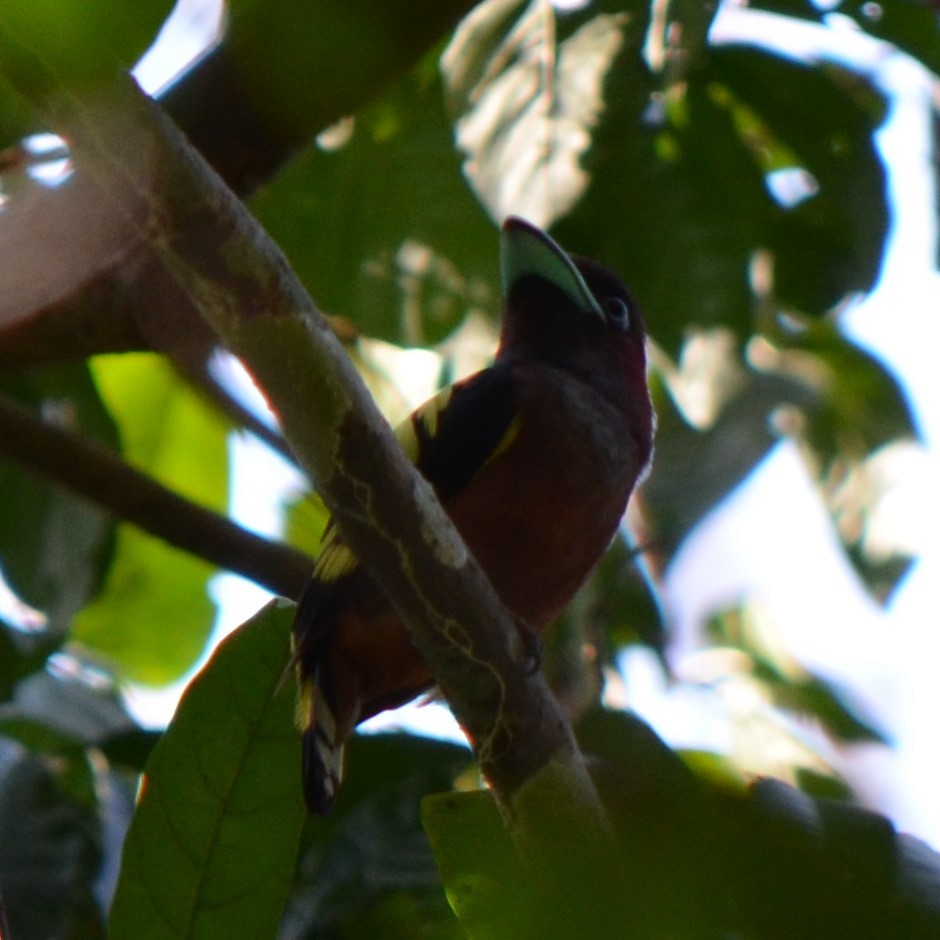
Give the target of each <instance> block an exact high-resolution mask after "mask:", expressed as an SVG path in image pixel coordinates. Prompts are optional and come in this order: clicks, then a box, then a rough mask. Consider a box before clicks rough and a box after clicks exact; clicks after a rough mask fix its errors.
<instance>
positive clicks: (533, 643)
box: [516, 620, 542, 676]
mask: <svg viewBox="0 0 940 940" xmlns="http://www.w3.org/2000/svg"><path fill="white" fill-rule="evenodd" d="M516 626H517V627H518V629H519V639H520V640H521V641H522V666H523V668H524V669H525V674H526V675H527V676H534V675H535V674H536V673H537V672H538V671H539V669H541V668H542V639H541V637H540V636H539V635H538V633H536V632H535V630H533V629H532V627H530V626H529V624H527V623H526V622H525V621H524V620H517V621H516Z"/></svg>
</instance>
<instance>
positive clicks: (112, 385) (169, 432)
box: [73, 355, 228, 684]
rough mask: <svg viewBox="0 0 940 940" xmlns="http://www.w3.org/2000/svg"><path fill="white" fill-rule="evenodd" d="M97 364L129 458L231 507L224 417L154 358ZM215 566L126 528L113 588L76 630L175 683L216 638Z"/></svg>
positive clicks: (111, 656) (216, 504)
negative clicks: (212, 583) (212, 632)
mask: <svg viewBox="0 0 940 940" xmlns="http://www.w3.org/2000/svg"><path fill="white" fill-rule="evenodd" d="M92 368H93V370H94V374H95V378H96V381H97V383H98V387H99V388H100V389H101V392H102V395H103V397H104V399H105V401H106V402H107V404H108V407H109V410H110V411H111V413H112V415H114V417H115V418H116V419H117V421H118V424H119V426H120V429H121V438H122V440H123V442H124V455H125V457H126V458H127V459H128V460H129V461H130V462H131V463H134V464H136V465H137V466H138V467H140V468H141V469H143V470H145V471H146V472H147V473H148V474H150V475H151V476H153V477H155V478H156V479H158V480H160V481H161V482H162V483H165V484H166V485H167V486H170V487H172V488H173V489H175V490H177V491H178V492H180V493H182V494H184V495H186V496H188V497H190V498H191V499H193V500H195V501H197V502H199V503H201V504H202V505H205V506H208V507H210V508H214V509H216V510H219V511H224V509H225V506H226V503H227V483H228V473H227V467H228V451H227V444H226V430H227V429H226V426H225V424H224V423H223V422H222V421H221V420H220V419H219V418H218V416H217V415H216V414H215V413H213V412H211V411H210V410H209V409H208V408H207V406H206V405H205V404H204V403H203V402H202V400H201V399H199V398H198V397H197V396H196V395H195V394H194V393H193V391H192V390H191V389H190V388H189V387H188V386H186V385H185V384H184V383H183V382H181V381H180V380H179V379H178V378H177V377H176V376H175V375H174V373H173V371H172V369H170V367H169V366H168V365H167V364H166V363H165V362H164V361H162V360H160V359H158V358H157V357H155V356H149V355H137V356H134V355H126V356H119V357H116V356H105V357H100V358H98V359H96V360H95V361H94V363H93V366H92ZM213 573H214V569H213V568H212V566H210V565H208V564H207V563H205V562H203V561H201V560H199V559H196V558H193V557H191V556H189V555H187V554H185V553H183V552H181V551H179V550H177V549H174V548H170V547H169V546H167V545H166V544H165V543H163V542H161V541H159V540H158V539H155V538H153V537H152V536H149V535H146V534H144V533H142V532H139V531H137V530H135V529H131V528H130V527H129V526H124V527H122V528H121V530H120V534H119V543H118V553H117V557H116V561H115V564H114V566H113V567H112V569H111V571H110V573H109V575H108V580H107V583H106V585H105V589H104V591H103V592H102V594H101V595H100V596H99V597H98V598H97V599H96V601H95V602H94V603H93V604H91V605H90V606H89V607H86V608H85V609H84V610H83V611H82V612H81V614H80V615H79V616H78V618H77V619H76V622H75V627H74V633H73V635H74V637H75V639H77V640H79V641H80V642H81V643H82V644H83V645H84V646H85V648H86V649H88V650H90V651H92V652H93V653H95V654H99V655H102V656H105V657H106V658H107V659H108V660H109V661H110V663H111V664H112V665H113V666H114V667H115V668H116V669H118V671H119V672H121V673H122V674H123V675H124V676H126V677H128V678H132V679H134V680H136V681H140V682H148V683H156V684H159V683H164V682H168V681H171V680H172V679H175V678H177V677H178V676H180V675H181V674H182V673H184V672H185V671H186V669H188V668H189V667H190V666H191V665H192V664H193V662H194V661H195V660H196V658H197V657H198V656H199V654H200V652H201V651H202V650H203V648H204V646H205V643H206V640H207V639H208V636H209V631H210V629H211V627H212V622H213V613H214V608H213V605H212V603H211V601H210V600H209V597H208V594H207V585H208V581H209V578H210V577H211V576H212V574H213Z"/></svg>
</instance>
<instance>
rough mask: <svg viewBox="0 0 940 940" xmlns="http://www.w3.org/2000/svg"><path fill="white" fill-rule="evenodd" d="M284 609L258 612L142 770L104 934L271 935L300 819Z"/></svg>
mask: <svg viewBox="0 0 940 940" xmlns="http://www.w3.org/2000/svg"><path fill="white" fill-rule="evenodd" d="M291 613H292V609H289V608H287V607H284V606H280V605H278V604H277V603H276V602H272V603H271V604H269V605H268V606H267V607H265V608H264V609H263V610H262V611H261V613H259V614H258V615H257V616H256V617H255V618H254V619H253V620H250V621H249V622H248V623H246V624H245V625H243V626H242V627H241V628H240V629H239V630H238V631H237V632H236V633H234V634H232V635H231V636H230V637H228V638H227V639H226V640H224V641H223V642H222V644H221V645H220V646H219V648H218V650H217V651H216V653H215V655H214V656H213V658H212V660H211V661H210V662H209V664H208V665H207V666H206V668H205V669H204V670H203V671H202V672H201V673H200V674H199V675H198V676H197V677H196V679H194V680H193V683H192V684H191V685H190V687H189V688H188V689H187V691H186V693H185V694H184V696H183V699H182V701H181V702H180V706H179V708H178V710H177V713H176V717H175V718H174V720H173V722H172V724H171V725H170V727H169V729H168V730H167V732H166V734H165V735H164V736H163V738H162V739H161V741H160V742H159V744H158V745H157V746H156V748H155V749H154V752H153V754H152V755H151V758H150V760H149V761H148V764H147V771H146V774H145V781H144V785H143V789H142V792H141V797H140V803H139V806H138V809H137V812H136V813H135V815H134V821H133V823H132V825H131V828H130V831H129V833H128V836H127V841H126V843H125V848H124V857H123V863H122V870H121V877H120V881H119V884H118V889H117V894H116V896H115V899H114V906H113V908H112V914H111V924H110V936H112V937H114V938H120V937H133V938H138V937H153V938H157V937H179V936H186V937H213V938H215V937H236V936H243V937H271V936H274V935H275V932H276V929H277V924H278V921H279V920H280V916H281V908H282V906H283V904H284V902H285V900H286V899H287V895H288V891H289V887H290V882H291V875H292V873H293V870H294V864H295V856H296V850H297V841H298V838H299V835H300V829H301V826H302V823H303V816H304V810H303V806H302V800H301V792H300V748H299V746H298V743H297V737H296V733H295V731H294V727H293V711H294V689H293V687H292V684H291V683H289V682H288V683H284V682H283V677H284V670H285V668H286V666H287V663H288V661H289V658H290V651H289V644H288V637H289V633H290V621H291Z"/></svg>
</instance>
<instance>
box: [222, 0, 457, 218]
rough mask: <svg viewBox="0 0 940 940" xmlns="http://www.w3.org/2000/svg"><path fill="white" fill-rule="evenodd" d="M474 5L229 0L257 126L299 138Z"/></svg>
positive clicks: (234, 42)
mask: <svg viewBox="0 0 940 940" xmlns="http://www.w3.org/2000/svg"><path fill="white" fill-rule="evenodd" d="M472 6H473V0H360V2H358V3H355V4H349V3H347V2H346V0H319V2H317V3H296V2H294V0H232V2H230V3H229V4H228V10H227V12H228V14H229V16H228V23H227V26H228V30H227V35H226V44H225V51H226V54H227V55H229V56H230V57H231V58H232V60H233V61H234V62H235V63H236V71H235V76H234V78H235V80H236V81H237V82H238V83H239V84H241V85H242V86H243V88H244V95H245V96H246V97H248V98H249V99H250V104H251V105H252V106H253V107H254V108H255V109H256V111H255V112H254V113H249V115H248V117H249V118H250V120H251V123H252V125H253V126H254V127H257V126H258V125H259V124H260V128H259V130H260V131H261V133H265V134H266V135H268V136H269V137H271V138H272V139H273V141H277V140H278V139H286V141H288V142H289V141H291V140H296V144H298V145H299V144H301V143H305V142H306V141H308V140H309V139H310V137H311V136H312V135H313V134H315V133H316V132H317V131H319V130H322V129H323V127H324V126H326V125H327V124H329V123H332V122H333V121H336V120H337V119H338V118H340V117H342V116H343V115H345V114H349V113H351V112H353V111H356V110H357V109H359V108H361V107H362V105H363V104H364V103H365V102H368V101H374V100H375V99H377V98H379V97H380V96H381V95H382V94H383V93H384V91H385V90H386V89H387V88H388V87H389V85H390V84H391V83H392V82H393V81H395V79H396V78H398V77H399V76H401V75H402V74H403V73H404V72H406V71H407V70H408V69H409V68H410V67H411V65H412V64H413V63H414V62H415V61H417V60H418V58H419V57H420V56H421V55H422V54H424V53H425V52H426V51H427V50H428V49H429V48H430V47H431V46H432V45H433V44H434V43H436V42H438V41H439V40H440V39H441V37H443V36H444V35H446V33H447V32H449V31H450V29H452V28H453V25H454V23H455V22H456V21H457V20H458V19H459V18H460V17H461V16H462V15H463V14H464V13H465V12H466V11H467V10H469V9H470V8H471V7H472ZM239 103H240V104H241V106H242V107H244V103H243V102H239ZM210 107H211V104H210ZM259 119H260V120H259ZM381 167H382V164H376V165H375V167H374V168H375V169H376V170H377V171H378V172H380V173H381V169H380V168H381ZM376 205H379V204H376Z"/></svg>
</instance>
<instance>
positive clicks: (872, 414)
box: [773, 320, 917, 462]
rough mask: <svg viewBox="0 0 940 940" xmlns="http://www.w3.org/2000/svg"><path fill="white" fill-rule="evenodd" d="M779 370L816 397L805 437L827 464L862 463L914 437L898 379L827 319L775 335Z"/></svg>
mask: <svg viewBox="0 0 940 940" xmlns="http://www.w3.org/2000/svg"><path fill="white" fill-rule="evenodd" d="M773 341H774V342H775V343H779V345H780V347H781V349H782V351H783V352H782V355H781V357H780V359H779V362H778V366H779V371H780V372H781V373H782V374H784V375H790V376H792V377H793V378H794V379H799V380H801V381H803V382H804V383H805V384H806V385H807V386H808V387H809V388H811V389H812V390H813V391H814V392H815V393H816V398H815V401H814V403H813V405H812V406H811V407H810V408H809V409H808V410H807V418H808V419H809V421H808V425H807V429H806V432H805V435H806V437H807V439H808V440H809V442H810V444H811V445H812V446H813V448H814V450H815V451H816V452H817V453H818V454H819V455H820V457H821V458H822V459H823V460H824V461H825V462H829V461H831V460H834V459H836V458H837V457H839V456H848V457H851V458H854V459H861V458H864V457H867V456H868V455H869V454H871V453H873V452H874V451H875V450H877V449H878V448H879V447H882V446H883V445H885V444H887V443H890V442H891V441H895V440H897V439H898V438H902V437H915V436H916V434H917V432H916V429H915V426H914V418H913V415H912V414H911V410H910V406H909V405H908V402H907V398H906V396H905V394H904V390H903V389H902V388H901V386H900V384H899V382H898V380H897V379H896V378H895V377H894V376H893V375H892V374H891V373H890V372H889V371H888V369H886V368H885V366H884V365H882V364H881V363H880V362H879V361H878V360H877V359H875V357H874V356H872V355H871V354H870V353H868V352H866V351H865V350H863V349H861V348H860V347H858V346H856V345H855V344H854V343H853V342H852V341H851V340H850V339H848V338H847V337H846V336H845V334H844V333H842V332H841V331H840V330H839V328H838V326H837V325H836V324H834V323H832V322H831V321H829V320H821V321H815V322H811V323H808V324H803V325H801V326H800V327H799V328H798V329H795V330H788V331H781V332H779V333H777V334H775V336H774V337H773Z"/></svg>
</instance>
